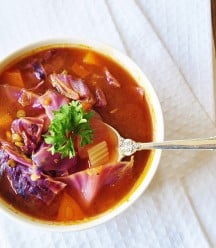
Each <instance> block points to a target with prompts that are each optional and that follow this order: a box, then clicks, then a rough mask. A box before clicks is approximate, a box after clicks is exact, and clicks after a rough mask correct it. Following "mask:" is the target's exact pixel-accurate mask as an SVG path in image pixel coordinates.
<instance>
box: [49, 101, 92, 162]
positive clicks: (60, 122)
mask: <svg viewBox="0 0 216 248" xmlns="http://www.w3.org/2000/svg"><path fill="white" fill-rule="evenodd" d="M53 113H54V119H53V120H52V122H51V124H50V126H49V129H48V133H47V134H45V135H44V140H45V142H46V143H47V144H51V145H52V147H51V148H50V151H51V153H52V154H54V153H57V152H58V153H60V154H61V155H62V158H65V157H69V158H72V157H74V156H75V153H76V151H75V141H76V139H77V137H80V145H81V146H85V145H87V144H90V143H91V142H92V139H93V131H92V129H91V126H90V119H91V117H92V116H93V112H88V113H87V112H85V111H84V110H83V107H82V104H81V103H80V102H79V101H72V102H70V103H69V104H65V105H63V106H61V108H60V109H59V110H58V111H53Z"/></svg>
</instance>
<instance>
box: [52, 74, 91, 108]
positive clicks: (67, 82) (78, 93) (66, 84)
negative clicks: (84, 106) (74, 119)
mask: <svg viewBox="0 0 216 248" xmlns="http://www.w3.org/2000/svg"><path fill="white" fill-rule="evenodd" d="M50 80H51V83H52V85H53V87H55V88H56V89H57V90H58V91H59V92H60V93H61V94H62V95H65V96H66V97H68V98H70V99H73V100H81V101H85V102H88V103H89V104H92V105H93V104H94V102H95V99H94V97H93V95H92V93H91V91H90V90H89V88H88V86H87V85H86V84H85V83H84V82H83V81H82V80H81V79H77V80H75V79H73V78H72V76H71V75H68V74H64V73H61V74H56V73H53V74H51V75H50Z"/></svg>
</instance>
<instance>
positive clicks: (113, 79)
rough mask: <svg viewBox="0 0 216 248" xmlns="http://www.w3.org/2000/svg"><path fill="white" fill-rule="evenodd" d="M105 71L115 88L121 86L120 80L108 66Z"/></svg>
mask: <svg viewBox="0 0 216 248" xmlns="http://www.w3.org/2000/svg"><path fill="white" fill-rule="evenodd" d="M104 72H105V75H106V80H107V82H108V84H109V85H111V86H113V87H115V88H119V87H121V85H120V83H119V81H118V80H117V79H116V78H115V77H114V76H113V75H112V74H111V73H110V71H109V70H108V69H107V68H106V67H105V68H104Z"/></svg>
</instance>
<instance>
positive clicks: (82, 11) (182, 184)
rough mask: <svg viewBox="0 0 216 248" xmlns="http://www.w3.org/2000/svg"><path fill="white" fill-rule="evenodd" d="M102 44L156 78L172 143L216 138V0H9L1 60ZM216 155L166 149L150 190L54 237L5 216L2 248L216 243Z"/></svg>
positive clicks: (0, 27)
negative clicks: (37, 47)
mask: <svg viewBox="0 0 216 248" xmlns="http://www.w3.org/2000/svg"><path fill="white" fill-rule="evenodd" d="M56 36H57V37H59V36H81V37H87V38H94V39H97V40H100V41H103V42H106V43H108V44H110V45H113V46H114V47H115V48H118V49H120V50H121V51H123V52H126V53H127V54H128V55H129V56H131V57H132V58H133V59H134V60H135V62H137V64H138V65H139V66H140V67H141V69H142V70H143V71H144V72H145V73H146V75H147V76H148V78H149V79H150V80H151V81H152V84H153V86H154V87H155V89H156V91H157V93H158V95H159V98H160V100H161V104H162V108H163V111H164V117H165V126H166V137H167V139H174V138H190V137H198V136H199V137H201V136H208V135H213V134H216V129H215V124H214V116H215V114H214V112H215V109H214V107H215V106H214V97H213V96H214V95H213V92H214V91H213V88H214V85H213V75H212V74H213V73H212V71H213V70H212V49H211V48H212V37H211V28H210V1H207V0H204V1H203V0H190V1H186V0H181V1H172V0H166V1H165V0H152V1H147V0H146V1H145V0H139V1H133V0H130V1H129V0H118V1H115V0H108V1H96V0H95V1H90V0H86V1H79V0H75V1H70V0H62V1H51V0H49V1H43V0H37V1H27V0H19V1H15V0H14V1H12V0H7V1H1V9H0V37H1V46H0V58H1V57H2V58H3V57H4V56H5V55H7V54H8V53H10V52H12V51H13V50H15V49H16V48H18V47H22V46H24V45H26V44H28V43H29V42H32V41H38V40H41V39H44V38H49V37H56ZM215 161H216V155H215V153H214V152H204V151H203V152H192V151H184V152H183V151H177V152H164V153H163V156H162V161H161V164H160V167H159V170H158V172H157V174H156V176H155V178H154V180H153V182H152V183H151V185H150V187H149V189H148V190H147V192H146V193H144V194H143V195H142V197H141V198H140V199H139V200H138V201H137V202H136V203H135V204H134V205H133V206H132V207H131V208H130V209H129V210H127V211H126V212H124V213H123V214H121V215H120V216H118V217H117V218H115V219H113V220H112V221H109V222H108V223H106V224H104V225H101V226H98V227H96V228H93V229H90V230H87V231H82V232H76V233H49V232H44V231H38V230H33V229H29V228H26V227H25V226H21V225H20V224H17V223H13V222H11V221H10V220H9V219H8V218H7V217H4V216H1V217H0V247H3V248H8V247H12V248H13V247H18V248H19V247H20V248H21V247H22V248H23V247H32V248H33V247H75V246H76V247H211V246H216V229H215V227H214V220H215V218H216V211H215V210H216V200H215V187H216V180H215V178H216V167H215Z"/></svg>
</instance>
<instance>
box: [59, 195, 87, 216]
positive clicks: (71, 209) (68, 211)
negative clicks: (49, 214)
mask: <svg viewBox="0 0 216 248" xmlns="http://www.w3.org/2000/svg"><path fill="white" fill-rule="evenodd" d="M83 217H84V213H83V211H82V210H81V208H80V206H79V205H78V204H77V202H76V201H75V200H74V199H73V198H72V197H71V196H70V195H69V194H68V193H66V192H64V193H63V197H62V200H61V203H60V207H59V210H58V215H57V220H58V221H68V220H80V219H82V218H83Z"/></svg>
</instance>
